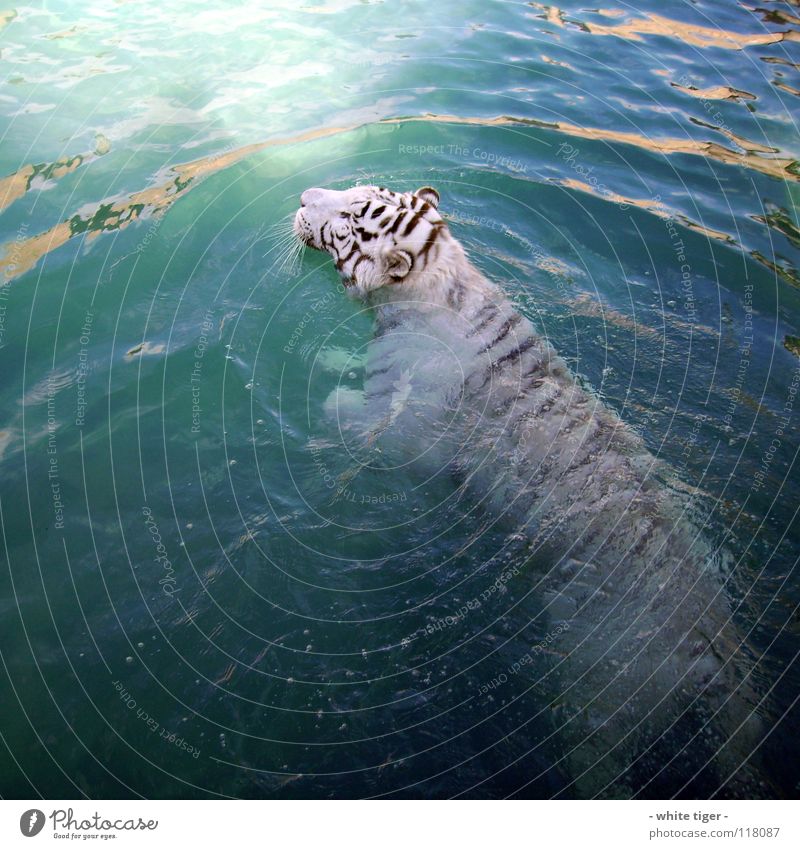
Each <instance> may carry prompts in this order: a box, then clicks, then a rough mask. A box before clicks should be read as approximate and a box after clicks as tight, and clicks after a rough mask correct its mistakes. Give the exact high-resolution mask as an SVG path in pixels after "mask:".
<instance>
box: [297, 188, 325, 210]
mask: <svg viewBox="0 0 800 849" xmlns="http://www.w3.org/2000/svg"><path fill="white" fill-rule="evenodd" d="M324 194H325V190H324V189H306V190H305V191H304V192H303V194H302V195H300V206H310V205H313V204H314V202H319V201H320V200H321V199H322V196H323V195H324Z"/></svg>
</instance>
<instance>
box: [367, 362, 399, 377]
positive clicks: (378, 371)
mask: <svg viewBox="0 0 800 849" xmlns="http://www.w3.org/2000/svg"><path fill="white" fill-rule="evenodd" d="M391 368H392V366H390V365H389V366H384V367H383V368H376V369H375V370H374V371H368V372H367V373H366V375H365V377H366V379H367V380H370V379H372V378H373V377H376V376H377V375H379V374H386V372H387V371H390V370H391Z"/></svg>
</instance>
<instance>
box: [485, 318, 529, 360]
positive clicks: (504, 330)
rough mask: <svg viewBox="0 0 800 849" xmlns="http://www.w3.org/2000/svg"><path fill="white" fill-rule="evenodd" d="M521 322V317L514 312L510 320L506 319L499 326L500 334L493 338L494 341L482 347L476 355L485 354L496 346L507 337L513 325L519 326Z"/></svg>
mask: <svg viewBox="0 0 800 849" xmlns="http://www.w3.org/2000/svg"><path fill="white" fill-rule="evenodd" d="M521 320H522V316H521V315H520V314H519V313H518V312H515V313H514V314H513V315H512V316H511V317H510V318H507V319H506V320H505V321H504V322H503V324H502V325H501V327H500V332H499V333H498V334H497V336H495V337H494V339H493V340H492V341H491V342H489V343H488V344H487V345H484V346H483V347H482V348H481V349H480V351H478V353H479V354H485V353H486V352H487V351H488V350H490V349H491V348H494V346H495V345H497V343H498V342H502V341H503V339H505V338H506V336H508V332H509V331H510V330H511V328H512V327H514V325H515V324H519V323H520V321H521Z"/></svg>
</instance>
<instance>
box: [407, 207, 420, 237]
mask: <svg viewBox="0 0 800 849" xmlns="http://www.w3.org/2000/svg"><path fill="white" fill-rule="evenodd" d="M423 217H424V213H423V212H421V211H420V212H415V213H414V216H413V218H412V219H411V221H409V222H408V225H407V226H406V229H405V230H403V235H404V236H407V235H408V234H409V233H410V232H411V231H412V230H413V229H414V228H415V227H416V226H417V224H419V222H420V221H421V220H422V218H423Z"/></svg>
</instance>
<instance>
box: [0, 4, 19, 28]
mask: <svg viewBox="0 0 800 849" xmlns="http://www.w3.org/2000/svg"><path fill="white" fill-rule="evenodd" d="M16 17H17V12H16V9H5V10H2V11H0V30H1V29H5V28H6V27H7V26H8V25H9V24H10V23H11V21H13V20H14V18H16Z"/></svg>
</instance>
